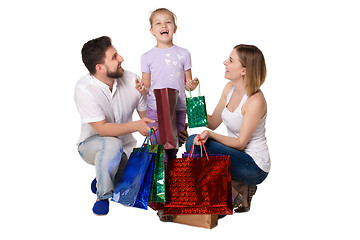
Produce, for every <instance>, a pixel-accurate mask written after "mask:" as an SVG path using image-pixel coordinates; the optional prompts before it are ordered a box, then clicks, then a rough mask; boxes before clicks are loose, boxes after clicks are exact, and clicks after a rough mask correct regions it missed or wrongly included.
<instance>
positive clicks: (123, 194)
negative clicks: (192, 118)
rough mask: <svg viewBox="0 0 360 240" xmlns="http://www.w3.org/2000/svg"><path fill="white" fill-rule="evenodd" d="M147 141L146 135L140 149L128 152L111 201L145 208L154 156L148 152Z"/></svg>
mask: <svg viewBox="0 0 360 240" xmlns="http://www.w3.org/2000/svg"><path fill="white" fill-rule="evenodd" d="M151 131H152V129H151ZM151 131H150V136H151ZM145 143H147V144H145ZM148 143H149V137H146V138H145V140H144V143H143V144H142V146H141V148H140V150H139V151H138V152H132V153H131V154H130V157H129V160H128V162H127V163H126V166H125V169H124V171H123V173H122V174H121V176H120V180H119V182H118V184H117V185H116V187H115V190H114V194H113V197H112V199H111V200H112V201H114V202H118V203H121V204H124V205H126V206H130V207H137V208H142V209H147V201H148V198H149V192H150V186H151V180H152V172H153V163H154V157H155V153H152V152H149V144H148ZM145 145H146V147H145Z"/></svg>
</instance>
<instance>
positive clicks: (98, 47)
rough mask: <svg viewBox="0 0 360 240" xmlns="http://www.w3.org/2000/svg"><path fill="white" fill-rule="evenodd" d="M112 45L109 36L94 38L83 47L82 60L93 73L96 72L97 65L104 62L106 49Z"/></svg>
mask: <svg viewBox="0 0 360 240" xmlns="http://www.w3.org/2000/svg"><path fill="white" fill-rule="evenodd" d="M110 46H112V43H111V39H110V38H109V37H107V36H102V37H99V38H95V39H92V40H90V41H88V42H87V43H85V44H84V46H83V48H82V49H81V56H82V61H83V63H84V64H85V67H86V68H87V69H88V70H89V72H90V73H91V74H94V73H95V72H96V69H95V66H96V65H97V64H102V63H104V58H105V51H106V50H107V49H108V48H109V47H110Z"/></svg>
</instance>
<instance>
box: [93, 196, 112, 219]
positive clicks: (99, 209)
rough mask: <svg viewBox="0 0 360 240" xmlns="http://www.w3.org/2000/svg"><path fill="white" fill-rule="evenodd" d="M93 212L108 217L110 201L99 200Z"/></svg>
mask: <svg viewBox="0 0 360 240" xmlns="http://www.w3.org/2000/svg"><path fill="white" fill-rule="evenodd" d="M92 210H93V212H94V214H96V215H99V216H101V215H106V214H108V213H109V200H107V199H105V200H99V201H96V202H95V204H94V207H93V209H92Z"/></svg>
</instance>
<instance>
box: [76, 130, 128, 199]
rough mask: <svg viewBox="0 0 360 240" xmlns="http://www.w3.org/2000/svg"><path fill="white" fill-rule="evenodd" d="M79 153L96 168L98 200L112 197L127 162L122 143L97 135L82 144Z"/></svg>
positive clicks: (113, 138) (115, 138) (118, 140)
mask: <svg viewBox="0 0 360 240" xmlns="http://www.w3.org/2000/svg"><path fill="white" fill-rule="evenodd" d="M78 151H79V154H80V156H81V157H82V159H84V160H85V162H87V163H88V164H91V165H94V166H95V171H96V180H97V184H96V187H97V193H96V194H97V196H98V198H100V199H102V200H104V199H108V198H110V197H112V195H113V192H114V188H115V186H116V184H117V182H118V181H119V178H120V175H121V172H122V170H123V169H124V167H125V165H126V162H127V158H126V154H125V153H123V144H122V141H121V140H120V139H119V138H117V137H101V136H99V135H95V136H93V137H90V138H88V139H86V140H85V141H84V142H82V143H80V144H79V147H78Z"/></svg>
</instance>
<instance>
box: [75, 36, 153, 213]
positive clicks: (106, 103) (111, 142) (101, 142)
mask: <svg viewBox="0 0 360 240" xmlns="http://www.w3.org/2000/svg"><path fill="white" fill-rule="evenodd" d="M81 53H82V60H83V62H84V64H85V66H86V68H87V69H88V70H89V74H87V75H85V76H84V77H82V78H81V79H80V80H79V81H78V82H77V84H76V86H75V96H74V99H75V103H76V106H77V109H78V111H79V114H80V117H81V122H82V125H81V132H80V138H79V140H78V143H77V145H78V151H79V153H80V156H81V157H82V158H83V159H84V160H85V162H87V163H89V164H92V165H94V166H95V170H96V178H95V179H94V181H93V182H92V184H91V189H92V191H93V192H94V193H96V194H97V197H98V198H97V201H96V202H95V204H94V207H93V212H94V213H95V214H97V215H106V214H107V213H108V212H109V200H108V199H109V198H111V197H112V194H113V191H114V188H115V186H116V183H117V181H118V180H119V177H120V174H121V171H122V170H123V167H124V166H125V164H126V161H127V157H126V156H129V155H130V153H131V151H132V149H133V148H134V147H135V145H136V139H135V138H134V137H133V136H132V133H133V132H139V133H140V134H142V135H144V136H147V135H148V134H149V132H150V127H149V126H148V123H153V122H154V121H153V120H151V119H149V118H146V96H143V95H141V94H140V93H139V92H138V91H137V90H136V89H135V81H136V79H137V78H138V76H136V75H135V74H134V73H131V72H129V71H125V70H124V69H123V68H122V67H121V63H122V62H123V61H124V59H123V58H122V57H121V56H120V55H119V54H118V53H117V51H116V49H115V48H114V47H113V46H112V43H111V39H110V38H109V37H106V36H103V37H100V38H96V39H93V40H90V41H88V42H87V43H85V44H84V46H83V48H82V51H81ZM135 110H137V112H138V114H139V116H140V120H138V121H133V120H132V115H133V113H134V111H135ZM120 163H121V164H120ZM119 166H120V168H119Z"/></svg>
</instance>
